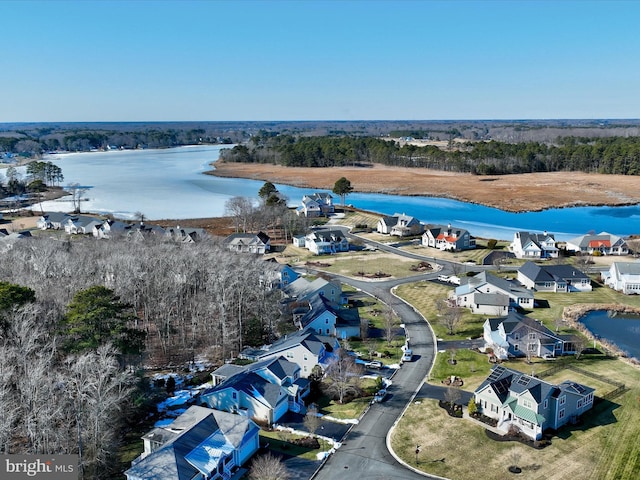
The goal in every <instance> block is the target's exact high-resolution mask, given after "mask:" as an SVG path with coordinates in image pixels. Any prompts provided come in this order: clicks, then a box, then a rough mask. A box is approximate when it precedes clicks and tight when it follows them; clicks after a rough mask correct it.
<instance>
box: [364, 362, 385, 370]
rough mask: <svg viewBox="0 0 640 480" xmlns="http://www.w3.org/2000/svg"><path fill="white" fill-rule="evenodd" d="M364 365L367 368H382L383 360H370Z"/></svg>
mask: <svg viewBox="0 0 640 480" xmlns="http://www.w3.org/2000/svg"><path fill="white" fill-rule="evenodd" d="M364 366H365V367H367V368H382V366H383V365H382V362H381V361H379V360H371V361H370V362H364Z"/></svg>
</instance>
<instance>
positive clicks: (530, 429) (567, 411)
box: [474, 365, 595, 440]
mask: <svg viewBox="0 0 640 480" xmlns="http://www.w3.org/2000/svg"><path fill="white" fill-rule="evenodd" d="M594 391H595V390H594V389H593V388H591V387H587V386H585V385H581V384H579V383H576V382H572V381H569V380H567V381H564V382H562V383H560V384H558V385H554V384H551V383H547V382H545V381H543V380H540V379H539V378H536V377H532V376H530V375H526V374H524V373H522V372H518V371H517V370H512V369H510V368H506V367H504V366H502V365H496V366H495V367H493V369H492V371H491V374H490V375H489V377H487V379H486V380H485V381H484V382H482V384H480V386H479V387H478V388H477V389H476V391H475V392H474V400H475V403H476V405H477V407H478V411H479V412H480V413H482V414H483V415H485V416H487V417H490V418H493V419H495V420H497V425H496V427H497V428H498V430H500V431H503V432H504V433H507V432H509V431H510V430H512V429H513V428H516V429H518V430H519V431H520V432H522V433H523V434H524V435H526V436H527V437H529V438H531V439H532V440H540V438H541V437H542V433H543V432H544V431H545V430H548V429H554V430H557V429H559V428H560V427H562V426H563V425H566V424H567V423H575V422H576V421H577V419H578V417H579V416H580V415H582V414H583V413H585V412H586V411H587V410H589V409H591V407H593V393H594Z"/></svg>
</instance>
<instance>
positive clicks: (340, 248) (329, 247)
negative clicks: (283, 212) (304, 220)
mask: <svg viewBox="0 0 640 480" xmlns="http://www.w3.org/2000/svg"><path fill="white" fill-rule="evenodd" d="M304 246H305V247H306V248H307V249H308V250H309V251H310V252H313V253H315V254H316V255H323V254H333V253H338V252H348V251H349V240H347V238H346V237H345V236H344V233H343V232H342V230H337V229H336V230H329V229H323V230H314V231H313V232H311V233H309V234H307V235H306V236H305V238H304Z"/></svg>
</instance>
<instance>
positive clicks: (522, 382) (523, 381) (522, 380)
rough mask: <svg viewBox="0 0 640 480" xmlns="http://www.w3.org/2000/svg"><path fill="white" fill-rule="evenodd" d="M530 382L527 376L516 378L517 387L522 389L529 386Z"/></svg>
mask: <svg viewBox="0 0 640 480" xmlns="http://www.w3.org/2000/svg"><path fill="white" fill-rule="evenodd" d="M530 381H531V377H529V376H527V375H520V378H518V381H517V383H518V384H519V385H522V386H523V387H526V386H527V385H529V382H530Z"/></svg>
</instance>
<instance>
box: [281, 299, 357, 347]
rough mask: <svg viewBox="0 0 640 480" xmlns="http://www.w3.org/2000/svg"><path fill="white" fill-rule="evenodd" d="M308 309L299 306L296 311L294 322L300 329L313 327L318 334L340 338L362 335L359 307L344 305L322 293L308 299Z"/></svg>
mask: <svg viewBox="0 0 640 480" xmlns="http://www.w3.org/2000/svg"><path fill="white" fill-rule="evenodd" d="M307 305H308V309H305V307H303V306H299V308H298V309H296V310H295V311H294V312H293V313H294V324H295V325H296V327H298V328H299V329H300V330H306V329H311V330H313V331H314V332H317V333H318V335H331V336H334V337H338V338H342V339H344V338H350V337H358V336H360V314H359V313H358V309H357V308H349V307H343V306H341V305H338V304H336V303H333V302H331V301H330V300H329V299H327V298H326V297H324V296H322V295H315V296H314V297H312V298H311V300H309V301H308V304H307Z"/></svg>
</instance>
